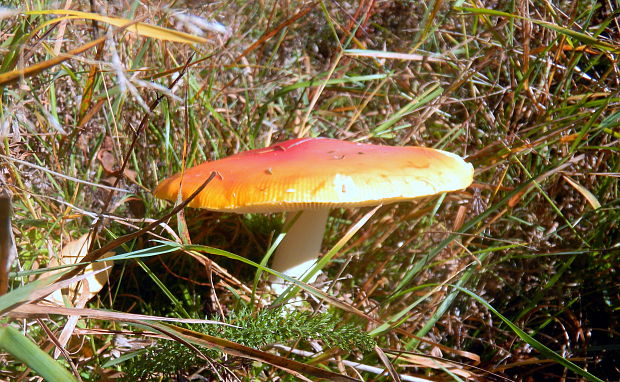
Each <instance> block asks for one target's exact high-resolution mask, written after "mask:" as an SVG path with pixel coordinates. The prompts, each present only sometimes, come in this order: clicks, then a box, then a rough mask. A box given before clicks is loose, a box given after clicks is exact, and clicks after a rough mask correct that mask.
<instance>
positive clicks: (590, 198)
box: [562, 175, 601, 210]
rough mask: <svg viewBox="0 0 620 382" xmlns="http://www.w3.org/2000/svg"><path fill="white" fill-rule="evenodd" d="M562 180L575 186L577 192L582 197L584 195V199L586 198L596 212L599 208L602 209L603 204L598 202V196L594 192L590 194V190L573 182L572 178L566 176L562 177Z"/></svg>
mask: <svg viewBox="0 0 620 382" xmlns="http://www.w3.org/2000/svg"><path fill="white" fill-rule="evenodd" d="M562 178H564V180H565V181H567V182H568V184H570V185H571V186H573V187H574V188H575V190H577V191H578V192H579V193H580V194H581V195H583V197H584V198H586V200H587V201H588V203H590V205H591V206H592V208H594V209H595V210H596V209H598V208H601V202H599V201H598V199H597V198H596V196H594V194H593V193H592V192H590V190H588V189H587V188H585V187H584V186H582V185H581V184H579V183H577V182H575V181H574V180H572V179H571V178H570V177H568V176H566V175H562Z"/></svg>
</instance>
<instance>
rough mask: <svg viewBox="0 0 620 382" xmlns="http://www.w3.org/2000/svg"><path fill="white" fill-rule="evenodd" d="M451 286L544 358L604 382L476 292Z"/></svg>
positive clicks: (585, 376) (592, 379)
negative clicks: (473, 301)
mask: <svg viewBox="0 0 620 382" xmlns="http://www.w3.org/2000/svg"><path fill="white" fill-rule="evenodd" d="M450 286H451V287H453V288H455V289H457V290H459V291H461V292H463V293H465V294H467V295H469V296H471V297H473V298H474V299H475V300H476V301H478V302H479V303H481V304H482V305H484V306H485V307H486V308H487V309H488V310H490V311H491V312H492V313H493V314H495V315H496V316H497V317H499V319H500V320H502V321H503V322H504V323H505V324H506V325H508V327H509V328H510V329H511V330H512V331H513V332H515V334H516V335H518V336H519V338H521V339H522V340H523V341H525V342H527V343H528V344H529V345H530V346H532V347H533V348H534V349H536V350H538V351H539V352H540V354H542V355H543V356H545V357H547V358H549V359H552V360H554V361H556V362H557V363H559V364H560V365H562V366H564V367H566V368H567V369H569V370H571V371H572V372H574V373H576V374H578V375H581V376H582V377H584V378H587V379H588V380H590V381H596V382H603V380H602V379H600V378H598V377H596V376H594V375H592V374H590V373H588V372H587V371H586V370H584V369H582V368H580V367H579V366H577V365H576V364H574V363H572V362H571V361H569V360H567V359H565V358H564V357H562V356H561V355H559V354H558V353H556V352H554V351H553V350H551V349H549V348H548V347H546V346H545V345H543V344H542V343H541V342H539V341H538V340H536V339H535V338H534V337H532V336H530V335H529V334H527V333H526V332H524V331H523V330H522V329H521V328H519V327H518V326H517V325H515V324H513V323H512V321H510V320H509V319H508V318H506V317H504V316H503V315H502V314H501V313H500V312H498V311H497V310H496V309H495V308H493V306H492V305H491V304H489V303H488V302H486V300H484V299H483V298H482V297H480V296H478V295H477V294H475V293H474V292H472V291H470V290H469V289H465V288H463V287H460V286H457V285H450Z"/></svg>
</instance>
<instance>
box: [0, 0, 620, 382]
mask: <svg viewBox="0 0 620 382" xmlns="http://www.w3.org/2000/svg"><path fill="white" fill-rule="evenodd" d="M3 6H5V7H8V8H6V9H1V10H0V14H1V15H3V19H2V20H0V26H1V27H0V88H1V89H2V94H1V97H0V102H1V104H0V136H1V139H2V142H1V147H0V155H1V156H0V163H1V169H2V170H1V172H0V182H1V183H0V187H2V189H4V190H7V191H8V192H10V194H12V204H13V217H12V224H13V232H14V236H15V243H16V248H17V252H18V254H19V257H18V259H17V261H16V262H15V263H13V266H12V268H11V269H10V272H11V273H9V274H8V276H9V293H7V294H5V295H3V296H0V308H1V311H2V317H1V318H0V319H1V320H2V326H1V327H0V329H1V330H0V348H1V349H2V353H0V358H1V359H2V363H3V367H2V368H0V369H1V371H0V378H1V379H8V380H17V379H26V378H32V377H33V376H35V375H40V376H43V377H45V378H47V379H49V380H59V381H60V380H66V378H67V373H71V374H72V375H73V378H74V379H75V380H83V381H90V380H100V379H102V378H120V377H122V376H123V375H124V376H125V378H132V377H131V376H133V377H134V378H135V377H136V376H141V377H143V378H144V379H149V378H151V379H153V380H155V379H158V378H168V379H175V378H181V376H182V377H185V378H189V377H190V376H193V377H194V378H196V377H197V376H198V375H200V376H202V377H204V378H207V379H216V380H217V379H226V380H227V379H235V378H239V379H248V380H249V379H259V380H273V379H275V378H287V377H286V376H287V375H290V374H289V373H291V374H292V375H297V376H299V375H305V376H307V377H309V378H325V379H330V380H350V379H351V378H358V379H360V378H363V379H365V380H366V379H369V380H391V379H393V380H397V379H398V378H400V379H401V380H415V378H418V379H417V380H463V379H471V380H502V381H504V380H515V381H520V380H528V379H533V380H542V379H560V378H562V379H582V380H583V379H585V380H608V381H612V380H618V378H619V377H620V372H619V371H618V369H617V364H618V363H620V352H619V351H618V333H617V330H616V328H617V327H618V326H620V322H619V321H620V314H619V309H620V302H619V300H618V286H617V285H618V283H617V280H618V270H617V264H618V262H619V261H620V259H619V252H620V250H619V243H620V242H619V240H618V238H619V237H620V232H619V229H618V222H619V221H620V213H619V211H620V208H619V207H620V198H619V195H618V193H619V189H618V176H619V174H620V160H619V156H618V147H620V145H619V141H620V129H619V126H620V108H619V107H618V105H619V102H620V94H619V90H618V89H619V87H618V83H619V81H620V74H619V73H618V69H617V68H618V53H619V52H620V40H619V37H618V29H619V28H618V25H617V23H618V20H617V18H614V16H615V15H616V13H617V11H618V9H617V4H613V3H612V2H606V3H597V2H590V1H582V0H581V1H577V2H572V3H570V4H569V3H566V4H565V3H545V4H541V3H535V2H528V1H523V2H484V1H483V2H465V1H459V2H455V3H445V2H441V1H432V2H429V3H426V4H425V3H421V2H420V3H418V2H407V1H394V2H379V1H374V2H373V1H370V0H361V1H359V2H349V3H340V2H327V1H317V2H273V1H271V2H267V1H260V2H245V1H226V2H215V3H212V4H202V3H196V2H177V3H174V4H171V5H168V6H166V7H164V6H162V5H161V4H160V3H157V2H131V1H115V2H101V3H99V2H92V3H87V2H77V3H72V5H71V9H72V10H73V11H81V12H88V13H91V14H90V15H84V14H77V13H74V15H77V17H74V18H67V17H65V18H64V19H56V18H58V17H63V16H62V15H58V14H50V13H49V12H40V11H45V10H49V9H54V7H58V6H59V5H58V4H56V3H53V2H49V1H37V2H34V1H29V0H26V1H24V2H16V1H8V2H5V4H3ZM91 6H92V7H93V8H92V9H91ZM10 9H19V10H20V11H22V13H11V12H9V10H10ZM5 11H6V12H5ZM26 11H27V13H23V12H26ZM178 12H184V13H178ZM93 15H94V16H93ZM103 15H105V16H109V17H116V18H122V19H126V20H134V21H137V22H140V23H143V24H132V25H131V26H127V27H125V28H122V27H121V28H118V27H111V26H110V24H109V23H111V22H112V23H117V24H118V25H121V26H122V25H123V22H124V21H117V19H114V20H110V19H104V18H102V17H101V16H103ZM195 16H196V17H195ZM52 20H54V22H51V21H52ZM115 20H116V21H115ZM213 20H217V21H219V22H220V23H221V24H217V23H210V24H207V23H206V21H213ZM148 25H152V26H157V27H159V28H149V27H148ZM205 25H206V28H207V29H204V28H205ZM134 28H137V30H138V32H139V33H142V34H146V33H150V35H149V36H147V37H145V36H140V35H137V34H136V33H135V29H134ZM162 28H166V29H162ZM201 28H203V29H201ZM147 30H148V32H146V31H147ZM172 31H180V32H185V33H187V35H182V34H179V33H177V32H172ZM199 33H202V35H200V36H199V35H198V34H199ZM173 37H174V38H175V39H177V40H175V41H169V40H171V39H172V38H173ZM97 39H100V40H99V41H97ZM179 39H180V40H181V41H179ZM186 40H189V41H198V43H192V44H188V43H185V42H189V41H186ZM93 41H95V42H96V43H92V44H90V45H87V44H89V43H90V42H93ZM64 52H70V53H71V54H69V55H64V54H61V53H64ZM297 136H326V137H333V138H339V139H346V140H351V141H360V142H372V143H381V144H389V145H424V146H430V147H436V148H441V149H444V150H448V151H451V152H454V153H457V154H459V155H461V156H464V157H466V158H467V160H468V161H469V162H471V163H472V164H473V165H474V167H475V169H476V173H475V181H474V184H473V185H472V186H471V187H469V188H468V189H467V190H464V191H462V192H456V193H451V194H447V195H442V196H437V197H432V198H424V199H420V200H417V201H416V202H415V203H399V204H394V205H388V206H383V207H381V208H380V209H378V210H377V211H374V212H373V211H371V210H369V209H357V210H338V211H332V213H331V215H330V220H329V225H328V232H327V234H326V239H325V241H324V243H323V246H324V247H323V250H324V253H325V254H326V258H329V259H331V260H330V261H329V262H327V261H326V263H327V264H325V268H324V274H323V275H322V276H321V277H320V278H319V282H323V283H327V282H332V281H333V280H337V281H335V283H334V284H333V285H332V288H331V289H330V290H329V292H328V293H325V292H323V291H321V290H319V289H316V288H313V287H311V286H306V285H304V284H298V286H299V287H300V288H297V290H296V291H293V292H294V295H293V296H291V297H292V299H294V300H299V299H306V300H308V301H309V303H308V304H305V305H292V306H291V305H290V304H287V305H289V306H291V307H289V308H286V309H281V308H277V307H276V306H275V305H278V304H279V303H281V302H284V301H283V300H284V299H283V298H281V299H279V300H276V301H275V302H276V303H277V304H275V305H274V304H273V302H274V298H273V296H270V295H269V293H268V290H267V284H266V283H265V282H264V281H262V282H259V283H257V284H255V283H254V278H255V274H256V272H257V270H259V269H262V270H265V271H269V270H268V269H265V268H264V267H262V266H259V264H261V261H262V260H263V258H264V256H265V254H266V253H268V251H269V250H270V248H271V247H272V245H273V243H274V242H276V241H277V238H278V234H279V233H280V232H281V231H282V228H283V217H282V216H280V215H273V216H267V215H234V214H221V213H212V212H206V211H198V210H191V209H187V210H185V211H184V212H179V213H177V212H176V211H172V212H173V213H170V212H171V208H172V207H171V206H170V205H169V204H168V203H165V202H162V201H159V200H156V199H154V198H153V196H152V195H151V193H150V191H151V190H152V189H153V188H154V187H155V186H156V185H157V183H158V182H159V181H160V180H162V179H164V178H166V177H168V176H170V175H172V174H173V173H176V172H178V171H180V170H182V169H183V168H185V167H190V166H193V165H195V164H198V163H201V162H203V161H205V160H213V159H218V158H222V157H225V156H227V155H230V154H234V153H237V152H240V151H243V150H246V149H252V148H257V147H264V146H267V145H269V144H272V143H275V142H278V141H282V140H285V139H289V138H294V137H297ZM178 210H181V211H182V209H178ZM2 212H6V211H2ZM4 215H6V214H5V213H3V214H0V217H2V219H5V221H6V218H5V217H4ZM366 219H368V221H367V222H365V221H366ZM364 222H365V223H364ZM362 223H363V224H362ZM2 227H5V225H4V224H3V225H2ZM4 231H6V229H5V230H4ZM4 231H3V232H2V235H0V237H2V238H3V244H2V245H1V246H0V247H2V248H3V249H2V254H1V255H2V256H5V255H6V253H8V252H7V251H6V245H5V244H4V243H7V242H8V241H7V240H6V239H4V238H6V237H7V232H4ZM87 232H90V233H91V234H92V235H94V236H96V240H94V241H93V244H92V246H91V247H90V254H89V255H87V256H86V257H85V258H84V259H83V261H86V262H89V261H92V260H94V259H95V258H96V257H97V256H99V255H102V254H103V252H106V251H112V252H113V254H114V256H115V259H116V260H115V265H114V267H113V268H112V270H111V273H110V277H109V279H108V282H107V283H106V285H105V286H104V287H103V289H101V290H94V291H92V292H91V291H89V293H87V292H84V289H76V287H71V286H69V289H70V290H71V288H74V289H73V290H78V291H79V290H81V291H82V292H79V293H77V296H78V297H77V298H76V300H74V301H72V302H66V304H67V306H68V307H71V308H73V309H85V310H70V311H68V310H63V309H61V308H60V307H46V306H44V305H43V303H42V302H40V301H39V299H40V298H41V297H43V296H44V295H46V294H48V293H51V292H52V291H53V290H54V289H58V288H60V287H66V286H67V285H69V281H67V280H64V281H63V279H69V280H73V281H75V280H77V279H75V278H74V277H80V276H75V275H74V273H77V271H78V270H79V269H80V268H81V266H79V265H78V266H76V265H74V264H72V263H71V264H66V262H65V263H63V261H62V259H60V260H56V263H55V264H60V265H63V264H64V267H62V269H63V270H64V271H66V272H67V273H64V274H58V273H56V274H54V272H58V271H57V270H55V269H50V268H49V267H50V263H52V264H54V262H53V259H58V257H59V256H60V254H61V250H62V248H64V247H66V246H67V243H69V242H70V241H72V240H76V239H77V238H78V237H80V236H81V235H82V234H84V233H87ZM101 248H103V249H101ZM84 252H85V253H86V252H89V251H84ZM0 260H3V261H2V262H0V263H1V264H4V262H5V260H6V259H5V258H2V259H0ZM58 261H60V262H58ZM85 265H86V264H84V266H85ZM0 273H2V274H3V276H4V274H5V273H6V271H5V270H4V271H0ZM88 277H90V276H88V275H87V276H86V277H84V276H82V278H85V279H88ZM72 278H74V279H72ZM1 279H2V278H0V280H1ZM264 279H265V276H263V277H262V280H264ZM89 285H91V284H90V283H89ZM254 287H255V288H256V289H254ZM0 290H2V288H0ZM79 296H87V297H92V299H90V301H86V299H87V298H86V297H82V298H79ZM77 314H79V315H80V317H81V318H80V319H79V320H78V319H77V318H76V317H77V316H76V315H77ZM144 315H149V316H155V317H145V316H144ZM158 317H159V318H163V317H167V318H169V319H170V318H171V319H173V320H176V322H175V325H172V326H170V324H167V325H164V324H163V323H162V322H163V321H161V320H159V321H158V320H157V318H158ZM205 319H206V320H207V321H204V320H205ZM222 323H224V324H230V325H233V327H230V329H227V328H228V327H222V326H221V324H222ZM287 325H289V326H291V329H292V328H296V329H298V330H297V331H295V330H284V329H289V328H288V327H287ZM264 333H270V335H269V336H267V335H265V334H264ZM330 335H331V336H330ZM257 336H258V337H257ZM266 337H268V338H266ZM345 345H347V346H345ZM25 348H29V349H30V348H33V349H34V348H36V349H39V351H37V352H35V351H34V350H33V351H32V352H30V353H28V354H32V355H31V356H29V355H28V354H24V352H23V349H25ZM50 356H54V357H55V358H57V361H52V359H51V358H50ZM162 359H163V360H164V362H163V366H164V368H158V367H159V366H158V365H160V366H161V365H162ZM50 365H53V366H50ZM48 366H49V367H48ZM380 373H383V374H382V375H381V376H379V374H380ZM399 376H400V377H399ZM347 378H349V379H347Z"/></svg>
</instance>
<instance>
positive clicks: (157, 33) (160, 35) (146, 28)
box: [24, 9, 209, 44]
mask: <svg viewBox="0 0 620 382" xmlns="http://www.w3.org/2000/svg"><path fill="white" fill-rule="evenodd" d="M24 14H26V15H66V16H67V17H59V18H58V21H61V20H63V19H65V18H67V19H74V18H82V19H89V20H95V21H100V22H102V23H106V24H110V25H114V26H115V27H119V28H122V27H127V30H128V31H129V32H132V33H135V34H137V35H140V36H144V37H150V38H154V39H157V40H164V41H172V42H180V43H184V44H195V43H198V44H204V43H206V42H207V41H209V40H207V39H206V38H204V37H199V36H195V35H191V34H189V33H184V32H179V31H176V30H174V29H168V28H163V27H159V26H157V25H151V24H146V23H142V22H135V21H134V20H130V19H123V18H120V17H109V16H102V15H100V14H97V13H90V12H81V11H75V10H72V9H47V10H42V11H27V12H24ZM53 21H56V20H53ZM130 24H131V25H130ZM127 25H129V26H127Z"/></svg>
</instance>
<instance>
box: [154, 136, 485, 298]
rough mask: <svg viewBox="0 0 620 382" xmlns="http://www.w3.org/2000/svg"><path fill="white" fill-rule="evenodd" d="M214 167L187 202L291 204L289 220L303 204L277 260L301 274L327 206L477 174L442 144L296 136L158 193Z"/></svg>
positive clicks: (374, 200)
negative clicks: (208, 180) (440, 147)
mask: <svg viewBox="0 0 620 382" xmlns="http://www.w3.org/2000/svg"><path fill="white" fill-rule="evenodd" d="M213 171H216V172H217V174H218V176H216V177H215V178H213V180H212V181H211V183H209V184H208V185H207V187H206V188H205V189H204V190H202V191H201V192H200V193H199V194H198V195H197V196H196V197H195V198H194V199H193V200H192V201H191V202H190V203H189V204H188V206H190V207H196V208H204V209H208V210H212V211H221V212H235V213H268V212H287V213H288V216H287V219H288V220H290V219H292V218H294V217H295V216H296V213H297V212H298V211H303V213H302V214H301V216H300V217H299V218H298V219H297V221H296V222H295V223H294V225H293V226H292V227H291V228H290V229H289V231H288V232H287V234H286V236H285V238H284V239H283V241H282V242H281V243H280V245H279V246H278V248H277V250H276V253H275V255H274V259H273V262H272V268H273V269H275V270H277V271H280V272H283V273H284V274H286V275H288V276H291V277H294V278H298V279H301V277H302V276H303V275H304V274H305V273H306V272H307V271H308V270H310V269H311V268H312V266H313V264H314V263H315V262H316V260H317V258H318V256H319V254H320V250H321V242H322V239H323V234H324V232H325V225H326V223H327V217H328V214H329V209H330V208H334V207H361V206H376V205H379V204H388V203H394V202H400V201H407V200H411V199H414V198H417V197H421V196H427V195H433V194H437V193H441V192H447V191H455V190H460V189H464V188H466V187H467V186H469V185H470V184H471V182H472V177H473V167H472V165H471V164H469V163H466V162H465V161H464V160H463V159H462V158H461V157H459V156H458V155H455V154H452V153H449V152H445V151H441V150H435V149H431V148H424V147H405V146H380V145H371V144H362V143H354V142H348V141H340V140H336V139H329V138H298V139H292V140H289V141H285V142H281V143H277V144H275V145H272V146H270V147H267V148H263V149H255V150H250V151H245V152H242V153H239V154H236V155H232V156H229V157H226V158H223V159H220V160H216V161H212V162H205V163H203V164H200V165H198V166H195V167H193V168H190V169H188V170H186V171H185V172H183V173H179V174H176V175H174V176H172V177H170V178H168V179H166V180H164V181H163V182H161V183H160V184H159V185H158V186H157V188H156V189H155V192H154V194H155V196H156V197H158V198H162V199H167V200H171V201H174V200H176V199H177V195H178V192H179V188H181V187H182V190H181V194H182V198H183V199H186V198H188V197H189V195H191V194H192V193H193V192H194V191H195V190H196V189H197V188H198V187H200V185H202V184H203V183H204V181H205V179H206V178H207V177H208V176H209V175H210V174H211V173H212V172H213ZM309 281H310V282H312V281H314V280H309ZM274 289H275V290H276V291H279V292H281V291H282V290H283V289H282V287H277V288H274Z"/></svg>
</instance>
